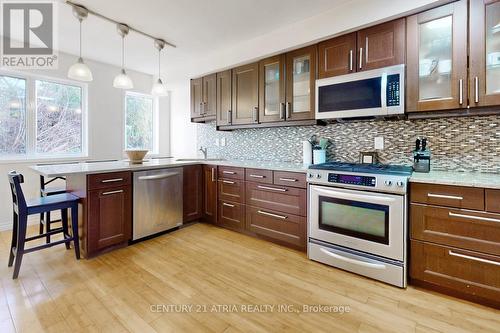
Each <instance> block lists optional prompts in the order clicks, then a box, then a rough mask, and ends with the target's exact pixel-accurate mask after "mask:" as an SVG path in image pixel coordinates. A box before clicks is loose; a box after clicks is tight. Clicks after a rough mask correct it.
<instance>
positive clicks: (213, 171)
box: [212, 168, 215, 182]
mask: <svg viewBox="0 0 500 333" xmlns="http://www.w3.org/2000/svg"><path fill="white" fill-rule="evenodd" d="M212 181H213V182H214V181H215V168H212Z"/></svg>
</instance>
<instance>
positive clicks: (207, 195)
mask: <svg viewBox="0 0 500 333" xmlns="http://www.w3.org/2000/svg"><path fill="white" fill-rule="evenodd" d="M203 220H204V221H205V222H208V223H215V221H216V220H217V166H216V165H203Z"/></svg>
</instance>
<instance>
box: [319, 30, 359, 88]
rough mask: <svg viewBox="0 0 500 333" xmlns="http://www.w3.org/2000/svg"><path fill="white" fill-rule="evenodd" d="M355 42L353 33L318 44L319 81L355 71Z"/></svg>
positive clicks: (355, 37)
mask: <svg viewBox="0 0 500 333" xmlns="http://www.w3.org/2000/svg"><path fill="white" fill-rule="evenodd" d="M356 40H357V35H356V33H355V32H353V33H350V34H347V35H343V36H339V37H335V38H332V39H329V40H326V41H324V42H321V43H319V44H318V53H319V64H318V77H319V78H320V79H324V78H327V77H331V76H337V75H344V74H349V73H353V72H355V71H356V50H357V48H356Z"/></svg>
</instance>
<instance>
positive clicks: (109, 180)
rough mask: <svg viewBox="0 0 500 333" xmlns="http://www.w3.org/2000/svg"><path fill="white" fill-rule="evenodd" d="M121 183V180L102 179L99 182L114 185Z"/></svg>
mask: <svg viewBox="0 0 500 333" xmlns="http://www.w3.org/2000/svg"><path fill="white" fill-rule="evenodd" d="M121 181H123V178H113V179H104V180H101V183H104V184H105V183H116V182H121Z"/></svg>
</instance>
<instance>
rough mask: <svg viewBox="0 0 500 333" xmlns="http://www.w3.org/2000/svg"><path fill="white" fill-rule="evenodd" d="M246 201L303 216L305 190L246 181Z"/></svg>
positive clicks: (255, 205)
mask: <svg viewBox="0 0 500 333" xmlns="http://www.w3.org/2000/svg"><path fill="white" fill-rule="evenodd" d="M246 203H247V205H251V206H254V207H259V208H264V209H271V210H275V211H278V212H282V213H286V214H293V215H299V216H305V215H306V190H304V189H298V188H294V187H288V186H276V185H267V184H258V183H252V182H247V183H246Z"/></svg>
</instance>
